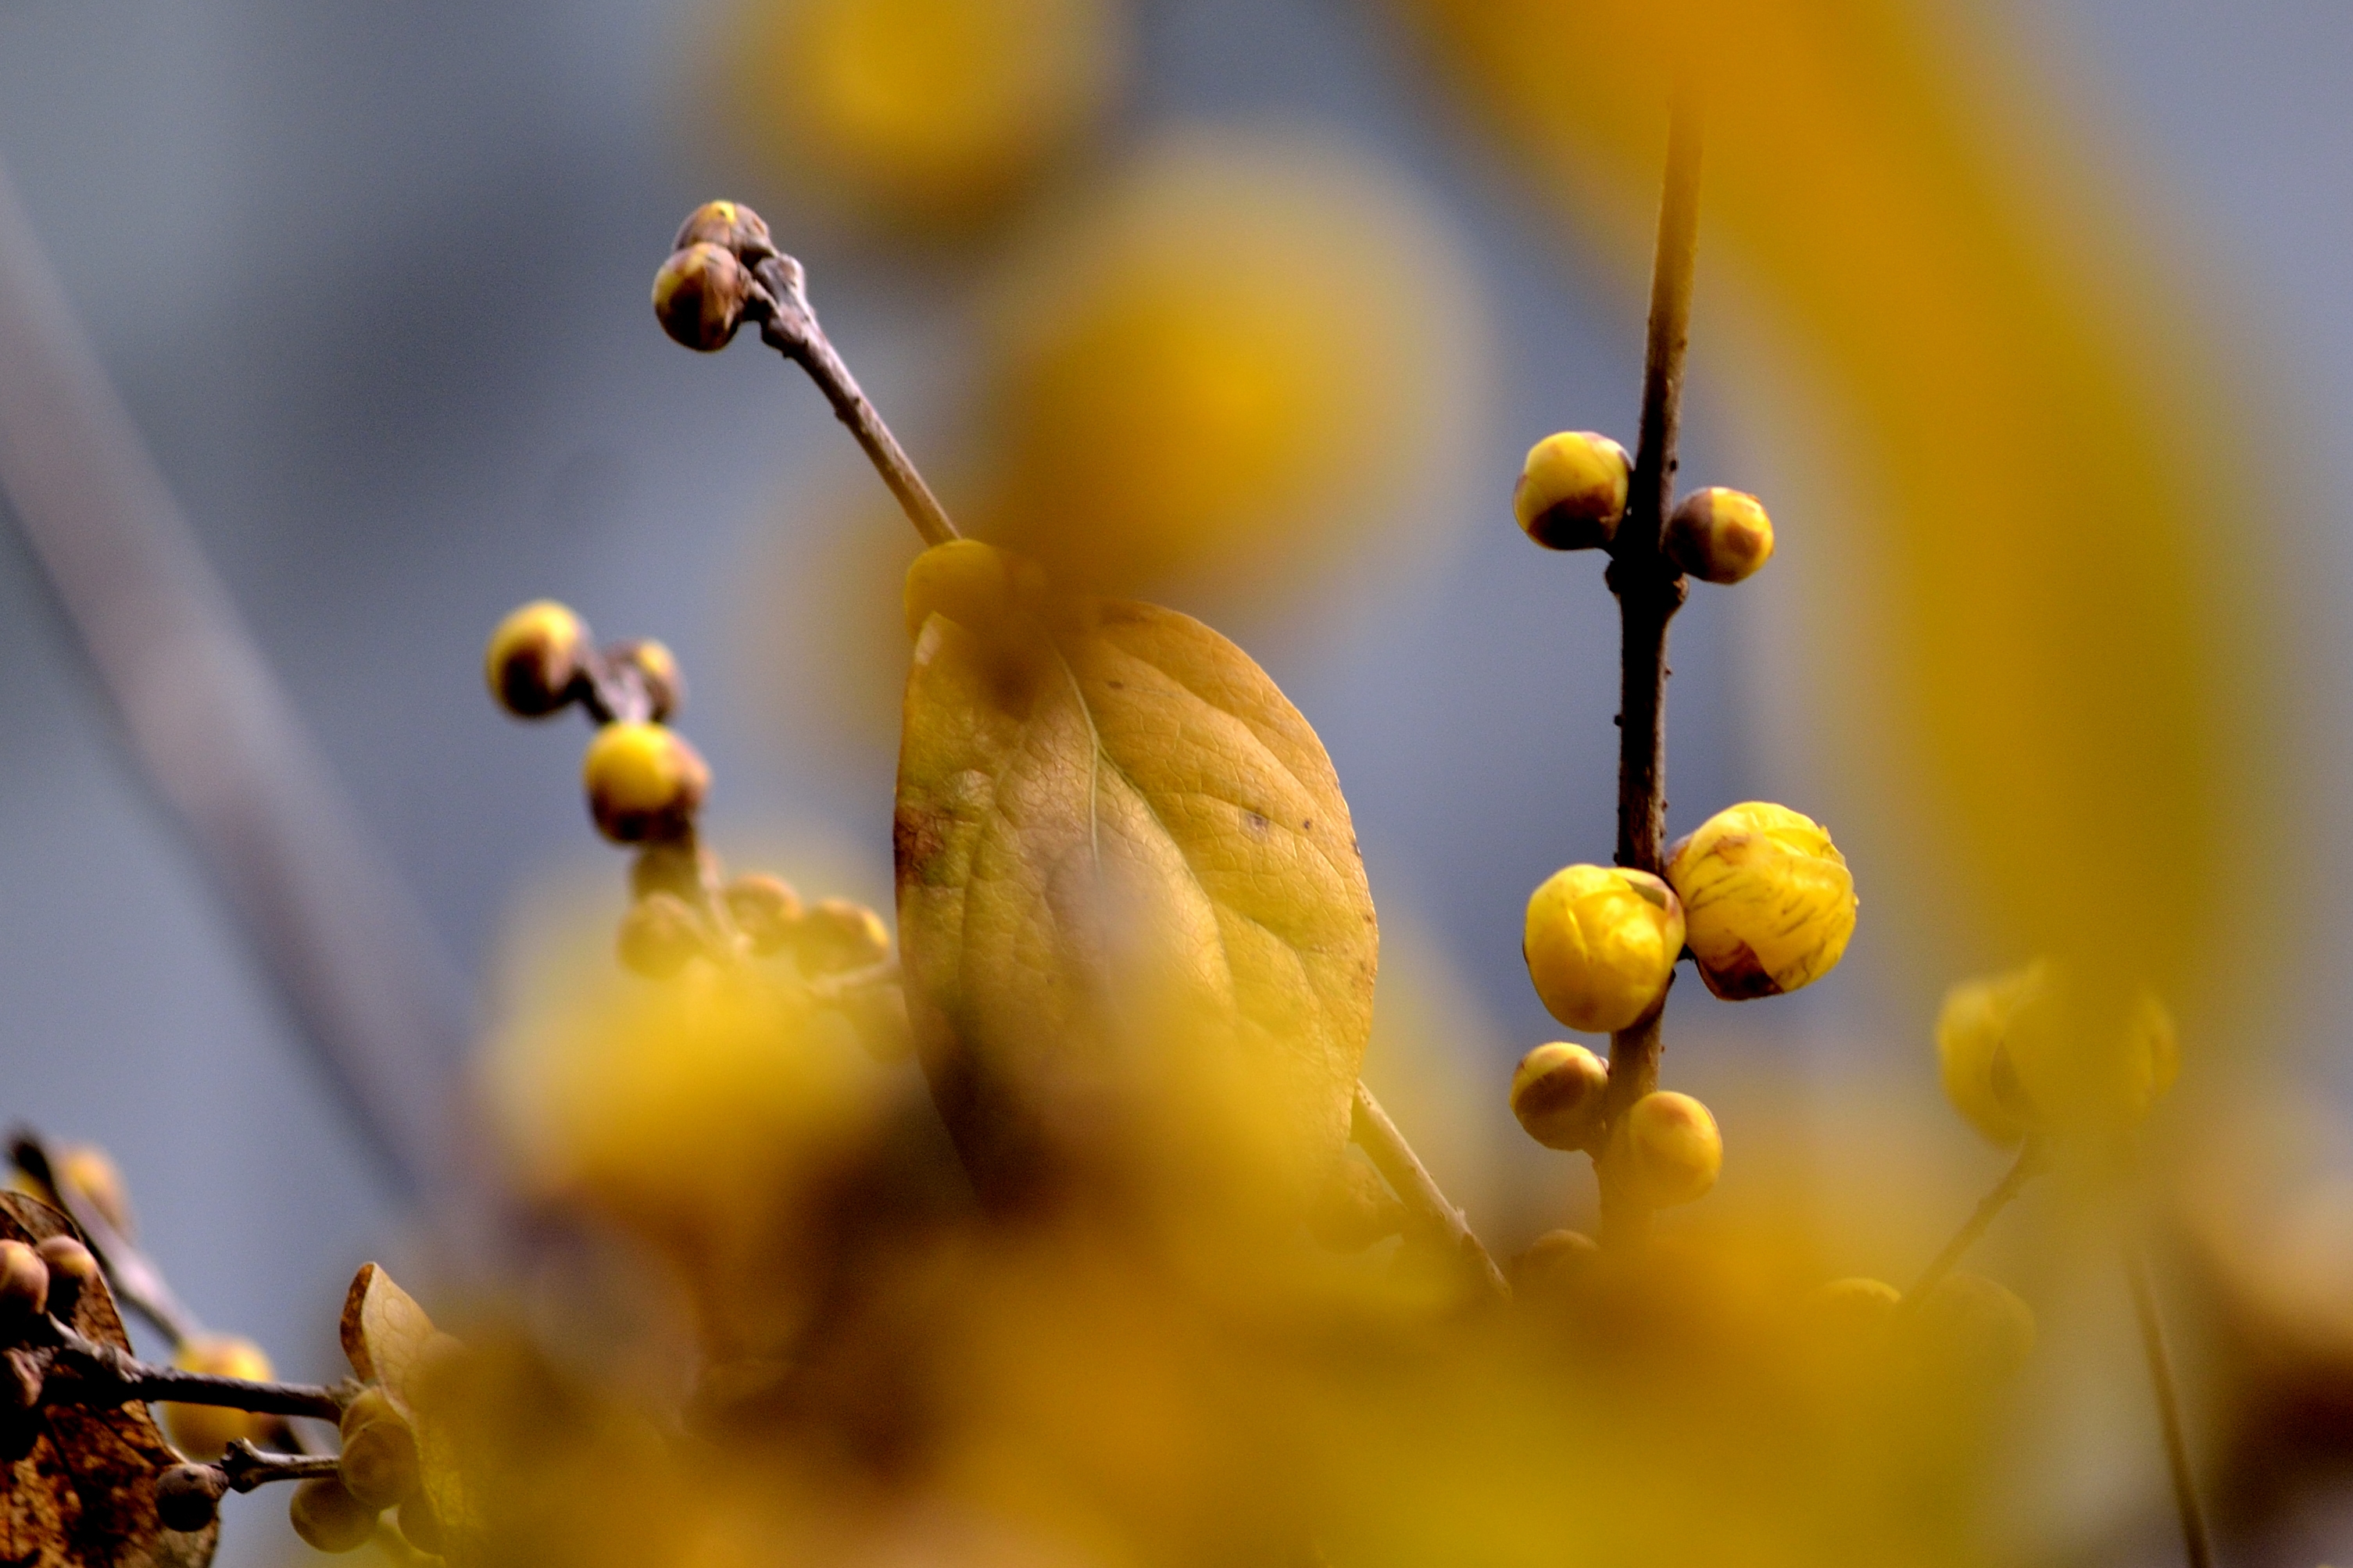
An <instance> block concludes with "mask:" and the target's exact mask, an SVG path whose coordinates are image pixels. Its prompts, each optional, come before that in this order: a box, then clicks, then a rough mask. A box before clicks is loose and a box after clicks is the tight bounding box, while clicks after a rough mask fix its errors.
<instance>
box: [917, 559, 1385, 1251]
mask: <svg viewBox="0 0 2353 1568" xmlns="http://www.w3.org/2000/svg"><path fill="white" fill-rule="evenodd" d="M894 847H895V850H896V858H897V871H898V888H899V921H900V944H901V948H902V954H903V958H904V962H905V965H906V971H907V995H908V1003H909V1011H910V1014H911V1016H912V1017H913V1021H914V1025H915V1028H916V1033H917V1039H918V1042H919V1044H920V1046H921V1048H922V1051H923V1062H924V1067H925V1069H926V1071H927V1072H928V1074H929V1075H930V1077H931V1080H932V1084H933V1089H934V1097H935V1098H936V1099H937V1100H939V1102H940V1105H941V1108H942V1111H943V1114H944V1116H945V1118H946V1120H947V1121H948V1124H949V1127H950V1130H951V1131H953V1132H954V1133H955V1137H956V1139H957V1141H958V1143H959V1147H960V1148H961V1150H962V1152H963V1153H964V1156H965V1163H966V1164H967V1165H968V1166H969V1167H971V1169H972V1171H973V1173H974V1177H975V1180H976V1183H977V1184H979V1185H980V1187H981V1188H982V1191H983V1195H984V1197H986V1198H987V1199H989V1200H990V1201H992V1202H997V1203H1000V1204H1002V1203H1019V1202H1022V1201H1024V1200H1025V1199H1027V1198H1029V1197H1033V1196H1036V1195H1038V1194H1039V1189H1040V1187H1041V1186H1045V1185H1050V1184H1053V1183H1054V1182H1056V1181H1058V1180H1061V1179H1064V1178H1065V1177H1066V1176H1067V1175H1068V1174H1069V1172H1068V1171H1067V1169H1065V1168H1064V1167H1066V1166H1067V1164H1068V1163H1069V1162H1070V1161H1071V1160H1072V1159H1074V1158H1076V1159H1078V1160H1080V1161H1082V1162H1085V1163H1096V1162H1099V1161H1100V1160H1102V1159H1103V1158H1106V1157H1107V1158H1111V1159H1113V1160H1119V1159H1133V1158H1134V1157H1135V1155H1136V1149H1135V1147H1134V1143H1133V1140H1134V1139H1135V1138H1136V1137H1138V1136H1139V1135H1143V1134H1144V1132H1145V1130H1146V1129H1152V1130H1156V1131H1158V1132H1160V1133H1163V1134H1171V1135H1173V1136H1174V1137H1175V1138H1176V1139H1177V1140H1179V1141H1180V1142H1194V1144H1195V1147H1197V1148H1198V1147H1200V1145H1199V1143H1198V1140H1199V1139H1201V1138H1204V1137H1210V1138H1214V1137H1221V1136H1224V1135H1226V1134H1228V1133H1230V1132H1232V1131H1234V1130H1235V1128H1236V1125H1237V1122H1238V1121H1249V1122H1251V1123H1253V1124H1254V1125H1253V1127H1252V1129H1251V1131H1250V1136H1259V1135H1261V1134H1262V1135H1265V1136H1264V1137H1263V1138H1262V1140H1261V1147H1262V1148H1263V1149H1264V1151H1265V1152H1267V1153H1268V1154H1269V1155H1270V1157H1271V1159H1272V1160H1273V1161H1274V1162H1275V1163H1277V1164H1278V1165H1279V1166H1281V1167H1282V1169H1281V1170H1280V1171H1276V1172H1266V1174H1269V1175H1271V1176H1276V1177H1279V1178H1280V1179H1281V1183H1282V1186H1283V1189H1284V1190H1303V1189H1304V1185H1305V1184H1306V1183H1308V1182H1311V1181H1312V1180H1313V1179H1314V1177H1315V1176H1316V1175H1318V1174H1320V1173H1321V1172H1322V1171H1323V1170H1324V1168H1325V1167H1326V1166H1327V1165H1328V1163H1329V1162H1330V1160H1331V1159H1332V1158H1333V1157H1334V1156H1335V1155H1336V1154H1337V1153H1338V1152H1339V1151H1340V1149H1341V1147H1342V1145H1343V1143H1344V1142H1345V1139H1346V1137H1347V1129H1348V1107H1349V1100H1350V1097H1351V1095H1352V1093H1353V1090H1354V1086H1355V1082H1356V1071H1357V1067H1358V1065H1359V1063H1360V1062H1361V1060H1362V1059H1363V1056H1364V1050H1365V1041H1366V1036H1367V1034H1368V1033H1369V1032H1370V1029H1371V1026H1372V1003H1373V977H1374V973H1375V970H1376V968H1377V963H1378V956H1379V934H1378V931H1377V926H1376V923H1375V920H1374V915H1373V904H1372V897H1371V893H1370V891H1369V889H1367V888H1366V881H1365V870H1364V862H1363V858H1362V856H1361V855H1360V854H1359V853H1358V851H1357V848H1356V837H1355V830H1354V827H1353V826H1352V825H1351V823H1350V821H1349V816H1348V805H1347V802H1346V801H1345V799H1344V798H1342V796H1341V794H1340V784H1339V780H1338V778H1337V776H1336V775H1335V773H1334V772H1333V768H1332V763H1331V759H1330V758H1329V757H1328V756H1326V755H1325V753H1324V746H1323V743H1322V742H1320V741H1318V740H1317V739H1316V737H1315V732H1314V730H1313V729H1311V728H1310V727H1309V726H1308V723H1307V721H1306V720H1305V719H1303V718H1302V717H1301V716H1300V713H1299V710H1297V709H1295V708H1293V706H1292V705H1291V703H1290V701H1289V700H1287V699H1285V698H1284V697H1283V695H1282V692H1281V691H1280V690H1279V689H1277V688H1276V687H1275V684H1274V682H1273V681H1272V680H1271V679H1268V677H1267V675H1266V673H1265V672H1264V671H1263V670H1261V669H1260V668H1258V666H1257V665H1255V664H1253V663H1252V662H1251V661H1250V658H1249V657H1248V656H1247V655H1245V654H1244V653H1243V652H1242V651H1241V650H1240V648H1237V647H1234V645H1233V644H1231V643H1229V642H1228V641H1227V640H1226V639H1225V638H1223V637H1219V635H1218V634H1217V633H1215V632H1213V631H1211V630H1210V629H1209V628H1208V627H1207V626H1203V625H1201V624H1200V623H1199V622H1198V621H1196V620H1193V619H1192V618H1191V617H1189V616H1182V615H1178V614H1176V612H1174V611H1170V610H1164V609H1158V608H1155V607H1154V606H1152V605H1141V604H1132V603H1124V602H1106V601H1090V602H1088V603H1087V604H1085V605H1083V606H1082V607H1081V608H1079V609H1078V610H1077V611H1075V612H1074V613H1071V614H1069V615H1066V616H1061V617H1060V618H1059V619H1058V620H1057V623H1056V624H1055V625H1054V626H1053V627H1052V628H1050V629H1049V628H1047V627H1046V626H1042V625H1039V624H1034V623H1029V622H1024V623H1022V624H1019V625H1006V624H1000V625H997V626H990V627H987V628H983V629H982V630H981V631H979V632H976V631H974V630H971V629H967V628H966V627H965V626H959V625H957V624H955V623H954V622H952V621H950V620H949V619H947V617H946V616H944V615H934V616H931V617H930V619H929V620H928V622H927V623H926V624H925V626H924V627H923V632H922V635H921V636H920V637H919V638H918V640H917V643H916V647H915V654H914V666H913V670H912V671H911V672H910V674H909V676H908V680H907V691H906V707H905V729H904V733H903V737H902V743H901V750H900V757H899V792H898V814H897V820H896V824H895V833H894ZM1205 1112H1206V1114H1204V1113H1205Z"/></svg>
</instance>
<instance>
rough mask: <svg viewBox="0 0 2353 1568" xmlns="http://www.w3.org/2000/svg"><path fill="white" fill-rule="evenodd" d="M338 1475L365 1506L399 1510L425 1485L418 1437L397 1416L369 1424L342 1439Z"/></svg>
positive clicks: (386, 1417) (336, 1463)
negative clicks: (420, 1462) (399, 1507)
mask: <svg viewBox="0 0 2353 1568" xmlns="http://www.w3.org/2000/svg"><path fill="white" fill-rule="evenodd" d="M335 1473H336V1475H337V1476H338V1477H339V1478H340V1479H342V1481H343V1489H344V1490H345V1491H348V1492H350V1493H351V1494H352V1496H353V1498H355V1499H357V1500H359V1501H360V1502H361V1503H362V1504H363V1505H364V1506H365V1507H368V1508H373V1509H386V1508H396V1507H398V1506H399V1505H400V1504H401V1503H402V1502H403V1501H405V1500H407V1499H408V1498H410V1497H413V1496H415V1495H416V1493H417V1489H418V1487H419V1486H421V1485H422V1484H423V1472H422V1471H421V1469H420V1468H419V1466H418V1462H417V1434H416V1433H415V1432H414V1431H413V1430H411V1429H410V1427H409V1425H408V1423H407V1422H406V1421H404V1420H402V1419H401V1418H400V1417H399V1416H398V1415H386V1416H380V1417H378V1418H377V1419H375V1420H374V1421H370V1422H368V1423H367V1424H366V1425H364V1426H362V1427H360V1429H359V1430H358V1431H356V1432H353V1433H352V1434H350V1435H349V1436H346V1437H345V1438H344V1439H343V1452H342V1453H341V1454H340V1455H338V1456H337V1457H336V1460H335Z"/></svg>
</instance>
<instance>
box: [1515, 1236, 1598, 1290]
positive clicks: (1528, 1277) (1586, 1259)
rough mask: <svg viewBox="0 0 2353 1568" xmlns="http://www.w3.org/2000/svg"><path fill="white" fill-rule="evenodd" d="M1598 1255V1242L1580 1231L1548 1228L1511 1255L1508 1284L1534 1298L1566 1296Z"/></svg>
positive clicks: (1592, 1264)
mask: <svg viewBox="0 0 2353 1568" xmlns="http://www.w3.org/2000/svg"><path fill="white" fill-rule="evenodd" d="M1600 1259H1601V1247H1600V1246H1599V1244H1598V1243H1597V1242H1595V1241H1594V1239H1593V1238H1592V1237H1589V1236H1588V1235H1586V1234H1585V1233H1584V1232H1583V1231H1577V1230H1548V1231H1546V1232H1545V1233H1544V1234H1543V1235H1542V1236H1540V1237H1536V1238H1535V1240H1534V1241H1532V1242H1530V1243H1528V1247H1527V1250H1526V1251H1525V1252H1523V1253H1521V1254H1520V1255H1519V1256H1518V1257H1517V1258H1513V1259H1512V1288H1513V1289H1514V1290H1516V1291H1518V1292H1519V1293H1520V1294H1522V1295H1524V1296H1526V1297H1529V1298H1531V1299H1535V1300H1553V1301H1564V1300H1569V1299H1570V1298H1571V1297H1573V1296H1574V1295H1576V1293H1577V1289H1578V1287H1579V1286H1580V1285H1581V1284H1582V1283H1583V1282H1584V1280H1585V1279H1586V1277H1587V1272H1588V1270H1589V1269H1591V1268H1592V1267H1593V1266H1594V1265H1595V1264H1596V1263H1598V1262H1599V1261H1600Z"/></svg>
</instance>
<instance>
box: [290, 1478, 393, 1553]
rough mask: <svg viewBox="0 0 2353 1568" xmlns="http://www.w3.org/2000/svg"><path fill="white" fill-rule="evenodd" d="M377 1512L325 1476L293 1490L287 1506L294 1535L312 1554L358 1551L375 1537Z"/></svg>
mask: <svg viewBox="0 0 2353 1568" xmlns="http://www.w3.org/2000/svg"><path fill="white" fill-rule="evenodd" d="M377 1512H378V1510H375V1509H372V1508H370V1507H368V1506H367V1504H365V1503H364V1502H362V1501H360V1500H359V1499H357V1498H355V1497H353V1496H352V1494H351V1493H350V1492H349V1491H348V1490H346V1489H344V1487H343V1482H341V1481H338V1480H332V1479H329V1478H327V1477H325V1476H321V1477H318V1478H316V1479H312V1480H307V1481H304V1482H303V1483H302V1484H301V1485H300V1486H298V1487H296V1488H295V1489H294V1495H293V1497H292V1498H291V1499H290V1500H288V1502H287V1504H286V1517H287V1518H288V1519H289V1520H290V1521H292V1523H293V1526H294V1533H295V1534H297V1535H299V1536H301V1538H302V1540H303V1542H304V1544H306V1545H308V1546H309V1547H310V1548H311V1550H312V1551H314V1552H357V1551H358V1550H359V1549H360V1548H361V1547H363V1546H365V1545H366V1544H367V1543H368V1542H369V1541H370V1540H371V1539H373V1538H374V1537H375V1516H376V1514H377Z"/></svg>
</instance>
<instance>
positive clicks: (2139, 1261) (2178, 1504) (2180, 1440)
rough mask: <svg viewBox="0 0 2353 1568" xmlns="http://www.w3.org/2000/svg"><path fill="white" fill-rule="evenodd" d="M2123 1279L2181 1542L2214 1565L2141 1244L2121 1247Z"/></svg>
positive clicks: (2196, 1565)
mask: <svg viewBox="0 0 2353 1568" xmlns="http://www.w3.org/2000/svg"><path fill="white" fill-rule="evenodd" d="M2125 1282H2126V1285H2128V1286H2129V1287H2130V1288H2131V1290H2132V1299H2133V1316H2134V1317H2136V1318H2137V1319H2138V1320H2139V1321H2140V1342H2141V1348H2142V1349H2143V1350H2144V1351H2145V1352H2147V1355H2148V1381H2149V1386H2150V1387H2151V1388H2153V1389H2154V1390H2155V1391H2156V1393H2157V1417H2158V1425H2159V1426H2161V1427H2162V1428H2163V1429H2164V1433H2165V1462H2166V1466H2167V1468H2168V1469H2169V1470H2170V1471H2171V1472H2172V1476H2173V1504H2174V1507H2175V1509H2176V1510H2178V1511H2179V1514H2180V1516H2181V1542H2182V1545H2183V1547H2184V1549H2185V1551H2186V1552H2187V1554H2188V1556H2189V1568H2213V1563H2214V1543H2213V1542H2212V1541H2211V1539H2210V1538H2209V1537H2208V1535H2207V1533H2206V1513H2205V1510H2203V1509H2202V1508H2200V1506H2199V1503H2198V1483H2197V1480H2196V1478H2195V1477H2193V1476H2192V1475H2191V1473H2190V1469H2189V1441H2188V1439H2187V1438H2186V1437H2184V1436H2183V1435H2182V1426H2181V1395H2180V1394H2179V1391H2178V1390H2177V1389H2176V1388H2175V1386H2174V1381H2173V1360H2172V1358H2171V1357H2170V1356H2169V1355H2168V1354H2167V1353H2166V1349H2165V1329H2164V1325H2163V1324H2162V1323H2161V1322H2160V1321H2158V1315H2157V1292H2156V1291H2155V1290H2154V1289H2151V1288H2150V1285H2149V1282H2148V1265H2147V1262H2146V1261H2145V1260H2144V1259H2143V1258H2142V1257H2141V1255H2140V1249H2139V1248H2138V1247H2135V1246H2131V1245H2129V1244H2127V1245H2126V1247H2125Z"/></svg>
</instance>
